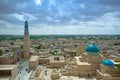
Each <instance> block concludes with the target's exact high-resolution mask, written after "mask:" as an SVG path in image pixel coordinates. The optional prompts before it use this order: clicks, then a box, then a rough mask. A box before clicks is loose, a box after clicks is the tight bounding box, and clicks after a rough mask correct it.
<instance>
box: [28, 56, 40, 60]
mask: <svg viewBox="0 0 120 80" xmlns="http://www.w3.org/2000/svg"><path fill="white" fill-rule="evenodd" d="M38 58H39V57H38V56H31V57H30V61H37V60H38Z"/></svg>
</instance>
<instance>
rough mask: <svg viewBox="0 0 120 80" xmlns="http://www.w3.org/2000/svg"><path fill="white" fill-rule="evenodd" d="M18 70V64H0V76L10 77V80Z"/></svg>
mask: <svg viewBox="0 0 120 80" xmlns="http://www.w3.org/2000/svg"><path fill="white" fill-rule="evenodd" d="M19 72H20V69H19V66H18V65H0V76H6V77H10V80H14V79H15V77H16V76H17V75H18V74H19Z"/></svg>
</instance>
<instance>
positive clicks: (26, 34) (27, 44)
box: [23, 21, 30, 59]
mask: <svg viewBox="0 0 120 80" xmlns="http://www.w3.org/2000/svg"><path fill="white" fill-rule="evenodd" d="M23 48H24V52H23V58H26V59H28V58H29V57H30V37H29V30H28V22H27V21H25V31H24V47H23Z"/></svg>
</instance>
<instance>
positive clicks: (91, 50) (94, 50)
mask: <svg viewBox="0 0 120 80" xmlns="http://www.w3.org/2000/svg"><path fill="white" fill-rule="evenodd" d="M85 51H86V53H87V54H89V55H99V52H100V49H99V47H98V46H96V45H95V44H89V45H87V46H86V49H85Z"/></svg>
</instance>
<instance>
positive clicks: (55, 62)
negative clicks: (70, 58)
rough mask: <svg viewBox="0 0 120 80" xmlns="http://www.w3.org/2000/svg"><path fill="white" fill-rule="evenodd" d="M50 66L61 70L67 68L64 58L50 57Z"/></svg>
mask: <svg viewBox="0 0 120 80" xmlns="http://www.w3.org/2000/svg"><path fill="white" fill-rule="evenodd" d="M49 59H50V64H49V67H51V68H60V67H64V66H65V59H64V57H63V56H50V57H49Z"/></svg>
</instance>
